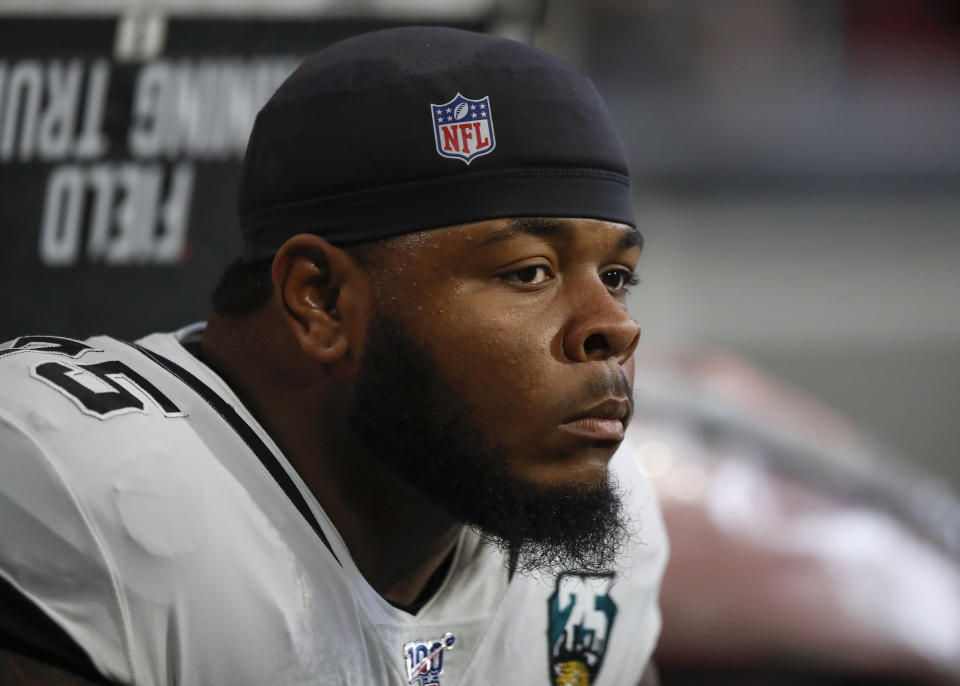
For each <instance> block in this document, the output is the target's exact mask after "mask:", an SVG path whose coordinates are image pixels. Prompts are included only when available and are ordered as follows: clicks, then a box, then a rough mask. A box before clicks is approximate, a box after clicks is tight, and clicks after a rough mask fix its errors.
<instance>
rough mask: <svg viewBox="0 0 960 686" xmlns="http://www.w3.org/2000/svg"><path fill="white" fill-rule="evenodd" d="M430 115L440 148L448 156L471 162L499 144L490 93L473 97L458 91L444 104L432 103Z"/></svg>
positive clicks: (438, 149) (438, 150)
mask: <svg viewBox="0 0 960 686" xmlns="http://www.w3.org/2000/svg"><path fill="white" fill-rule="evenodd" d="M430 115H431V118H432V119H433V135H434V139H435V140H436V144H437V152H438V153H440V154H441V155H443V156H444V157H453V158H455V159H458V160H463V161H464V162H465V163H466V164H470V161H471V160H473V158H475V157H480V156H481V155H486V154H487V153H489V152H491V151H493V148H494V146H496V139H495V138H494V136H493V113H492V112H491V111H490V98H489V97H484V98H481V99H480V100H471V99H470V98H465V97H463V96H462V95H460V94H459V93H457V94H456V96H454V98H453V99H452V100H450V101H449V102H445V103H443V104H442V105H433V104H431V105H430Z"/></svg>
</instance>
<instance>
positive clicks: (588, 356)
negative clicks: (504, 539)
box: [203, 219, 640, 604]
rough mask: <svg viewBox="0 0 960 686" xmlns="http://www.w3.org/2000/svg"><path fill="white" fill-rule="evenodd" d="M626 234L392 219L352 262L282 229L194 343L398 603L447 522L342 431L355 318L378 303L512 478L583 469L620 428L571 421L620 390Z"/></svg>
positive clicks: (614, 398) (437, 549)
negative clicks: (266, 266) (267, 267)
mask: <svg viewBox="0 0 960 686" xmlns="http://www.w3.org/2000/svg"><path fill="white" fill-rule="evenodd" d="M638 240H639V238H638V234H636V232H635V231H634V230H633V229H631V228H629V227H627V226H624V225H620V224H613V223H609V222H602V221H598V220H591V219H564V220H523V221H521V222H518V221H516V220H508V219H498V220H491V221H485V222H478V223H474V224H468V225H463V226H456V227H448V228H444V229H434V230H430V231H424V232H418V233H413V234H407V235H405V236H403V237H401V238H399V239H397V240H396V241H394V243H393V244H392V245H391V249H390V251H389V252H387V253H385V254H378V255H376V256H375V258H374V259H373V260H372V261H371V264H366V265H363V264H361V263H359V262H358V261H357V260H355V259H354V258H353V257H351V255H350V254H349V253H348V251H345V250H342V249H339V248H337V247H335V246H332V245H331V244H330V243H328V242H327V241H325V240H324V239H322V238H319V237H317V236H314V235H310V234H301V235H297V236H294V237H292V238H291V239H289V240H288V241H287V242H286V243H285V244H284V245H283V246H282V247H281V248H280V250H279V251H278V253H277V255H276V257H275V258H274V262H273V269H272V276H273V285H274V293H273V297H272V300H271V302H270V303H269V305H268V306H267V307H266V308H264V310H263V311H261V312H259V313H257V314H256V315H254V316H253V317H251V318H247V319H244V320H233V319H229V318H224V317H214V318H213V319H212V320H211V321H210V323H209V325H208V328H207V332H206V334H205V338H204V342H203V345H204V355H205V357H206V359H207V360H208V361H209V362H210V363H211V364H212V365H213V366H214V368H216V369H217V370H218V371H219V372H220V373H221V374H222V375H223V376H224V377H225V378H226V379H227V380H228V382H229V383H231V385H232V386H233V387H234V388H235V390H236V391H237V392H238V394H239V395H240V396H241V397H242V398H243V399H244V401H245V403H247V404H248V406H249V407H250V408H251V409H252V411H253V412H254V413H255V414H256V415H257V416H258V418H259V419H260V421H262V422H263V423H264V425H265V426H266V428H267V430H268V431H269V432H270V433H271V435H272V436H273V437H274V439H275V440H276V441H277V443H278V444H279V446H280V447H281V449H282V450H283V451H284V453H285V455H286V456H287V457H288V459H290V461H291V463H292V464H293V465H294V467H295V468H296V469H297V470H298V471H299V472H300V474H301V475H302V476H303V478H304V480H305V482H306V483H307V484H308V485H309V486H310V488H311V489H312V490H313V491H314V493H315V494H316V496H317V498H318V500H319V501H320V502H321V504H322V505H323V507H324V510H325V511H326V512H327V513H328V515H329V516H330V518H331V519H332V520H333V522H334V524H335V525H336V526H337V529H338V531H339V532H340V534H341V535H342V536H343V538H344V540H345V542H346V544H347V546H348V547H349V549H350V551H351V554H352V555H353V557H354V560H355V561H356V563H357V566H358V567H359V569H360V571H361V572H362V573H363V574H364V576H365V577H366V578H367V580H368V581H369V582H370V584H371V585H372V586H373V587H374V588H375V589H376V590H377V591H378V592H379V593H380V594H381V595H383V596H384V597H385V598H387V599H388V600H390V601H393V602H395V603H399V604H409V603H411V602H413V601H414V599H415V598H416V597H417V595H418V594H419V593H420V591H421V590H422V589H423V587H424V585H425V584H426V583H427V581H428V580H429V578H430V575H431V574H432V573H433V571H435V570H436V568H437V567H438V566H439V565H440V563H441V562H442V560H443V559H444V558H445V556H446V555H447V554H448V553H449V551H450V550H451V549H452V547H453V545H454V544H455V541H456V537H457V535H458V533H459V530H460V527H461V523H460V522H457V521H454V520H452V519H451V518H450V516H449V515H447V514H446V513H445V512H443V511H441V510H439V509H438V508H437V507H436V506H434V505H433V504H432V503H431V502H429V499H425V498H423V497H422V496H421V495H420V494H418V493H416V492H415V491H413V490H412V489H411V488H410V487H409V486H407V485H406V484H404V483H403V482H401V481H399V480H398V479H397V477H396V476H395V475H393V474H392V473H389V471H388V470H385V469H383V468H382V467H381V466H380V465H379V464H378V463H376V462H374V461H373V460H371V459H370V457H369V456H368V455H367V454H366V452H365V449H364V447H363V445H362V444H361V442H360V441H359V439H358V437H357V436H355V435H352V434H351V431H350V429H349V426H348V423H347V421H346V418H345V415H344V411H345V409H344V406H345V405H346V403H344V402H343V400H344V389H345V388H350V385H351V382H352V379H353V378H354V377H355V374H356V371H357V368H358V363H359V360H360V358H361V356H362V354H363V349H364V332H365V331H366V328H367V325H368V324H369V322H370V320H371V317H372V316H374V314H375V313H376V312H389V313H390V314H391V316H392V317H394V318H396V319H397V320H399V321H400V322H401V323H402V325H403V327H404V330H405V331H406V332H407V334H408V335H409V336H410V337H411V338H412V339H413V340H415V341H416V342H417V343H418V344H420V345H422V346H423V348H424V349H425V350H426V351H428V353H429V354H430V356H431V358H432V359H433V360H434V362H435V363H436V364H437V366H438V369H439V370H440V372H441V373H442V374H443V376H444V377H445V379H446V380H447V381H448V382H450V383H452V384H453V385H454V387H456V388H457V389H458V391H459V392H460V393H462V395H463V397H464V399H465V400H466V402H467V403H468V404H469V406H470V408H471V410H472V411H473V413H474V418H475V419H476V421H477V422H478V424H479V425H480V426H482V427H483V428H484V429H485V430H486V431H488V432H489V433H490V435H491V436H492V437H493V438H494V439H495V440H496V441H497V443H498V444H500V445H502V446H504V447H505V448H506V449H507V452H508V465H509V471H510V473H511V474H512V475H513V476H515V477H517V478H521V479H525V480H527V481H529V482H531V483H535V484H540V485H543V486H550V485H557V484H577V483H579V484H597V483H599V482H601V481H602V480H605V479H606V476H607V464H608V462H609V460H610V457H611V456H612V455H613V452H614V451H615V449H616V447H617V445H618V444H619V438H620V437H619V436H616V435H613V434H611V433H610V431H609V430H608V431H607V432H606V433H604V432H603V431H600V432H599V433H598V431H597V426H600V427H601V429H602V427H603V426H607V427H608V428H609V426H610V424H611V422H610V421H609V419H608V420H607V421H606V422H605V423H604V422H603V421H602V420H598V419H597V418H596V417H594V418H592V419H591V418H590V417H589V416H587V417H586V418H582V417H581V419H580V420H579V421H571V420H573V419H574V418H575V417H577V416H581V415H584V413H586V414H587V415H589V412H587V411H588V410H589V409H590V408H591V407H593V406H596V405H597V404H598V403H600V402H602V401H608V402H613V403H614V404H616V403H619V404H620V405H619V406H620V407H621V408H622V406H623V405H624V404H626V403H627V401H628V397H627V396H628V389H627V388H626V386H625V384H624V381H623V379H624V378H626V379H632V375H633V368H632V362H631V356H632V353H633V350H634V348H635V347H636V344H637V340H638V338H639V334H640V329H639V327H638V325H637V323H636V322H635V321H634V320H633V318H632V317H630V315H629V314H628V312H627V307H626V285H627V281H628V280H629V278H630V275H631V274H632V272H633V270H634V269H635V267H636V262H637V259H638V258H639V255H640V246H639V244H638ZM594 414H597V413H594ZM598 422H599V423H598ZM614 423H616V422H614ZM585 432H586V433H585ZM398 513H399V514H401V515H402V516H398ZM411 527H413V528H414V529H415V530H417V531H418V534H419V535H418V536H417V537H410V536H407V535H406V533H407V532H408V531H409V530H410V528H411Z"/></svg>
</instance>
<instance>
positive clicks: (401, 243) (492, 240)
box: [394, 217, 643, 257]
mask: <svg viewBox="0 0 960 686" xmlns="http://www.w3.org/2000/svg"><path fill="white" fill-rule="evenodd" d="M531 237H532V238H540V239H544V240H547V241H549V242H551V243H553V244H556V245H557V246H571V247H577V248H578V249H584V248H589V247H592V246H596V247H598V248H603V249H605V250H610V249H618V250H628V249H631V248H637V249H639V248H642V247H643V236H642V235H641V234H640V232H639V231H638V230H637V229H635V228H633V227H632V226H628V225H626V224H619V223H616V222H608V221H604V220H601V219H582V218H553V217H516V218H507V219H491V220H487V221H481V222H474V223H471V224H462V225H458V226H448V227H444V228H440V229H431V230H429V231H418V232H415V233H411V234H406V235H404V236H400V237H398V238H397V239H396V242H395V243H394V247H395V248H397V249H399V251H400V252H401V253H405V254H407V255H411V256H413V255H417V254H420V255H423V256H426V257H429V256H430V255H431V254H437V253H440V252H444V253H445V252H448V251H453V252H456V251H476V252H481V251H483V250H484V249H487V248H495V247H496V246H499V245H508V244H509V243H510V242H511V241H514V240H515V239H522V238H531Z"/></svg>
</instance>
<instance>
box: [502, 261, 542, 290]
mask: <svg viewBox="0 0 960 686" xmlns="http://www.w3.org/2000/svg"><path fill="white" fill-rule="evenodd" d="M504 278H506V279H507V280H508V281H514V282H516V283H522V284H524V285H527V286H539V285H540V284H542V283H543V282H545V281H547V280H548V279H550V278H551V274H550V269H549V268H548V267H546V266H544V265H542V264H535V265H531V266H529V267H524V268H522V269H518V270H516V271H514V272H510V273H509V274H506V275H504Z"/></svg>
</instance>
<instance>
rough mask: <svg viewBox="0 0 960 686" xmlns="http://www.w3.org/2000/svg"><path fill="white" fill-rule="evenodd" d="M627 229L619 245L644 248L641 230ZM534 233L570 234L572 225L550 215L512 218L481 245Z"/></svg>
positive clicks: (538, 234) (542, 234) (629, 227)
mask: <svg viewBox="0 0 960 686" xmlns="http://www.w3.org/2000/svg"><path fill="white" fill-rule="evenodd" d="M626 228H627V231H626V233H625V234H624V235H623V237H622V238H621V239H620V243H619V245H618V246H617V247H618V248H620V249H621V250H626V249H627V248H632V247H634V246H640V248H641V249H642V248H643V235H642V234H641V233H640V231H639V230H637V229H635V228H634V227H632V226H628V227H626ZM520 235H533V236H560V237H566V236H569V235H570V225H569V224H568V223H567V222H565V221H563V220H560V219H551V218H549V217H518V218H516V219H511V220H510V222H509V223H508V224H507V225H506V226H504V227H503V228H500V229H497V230H496V231H494V232H493V233H492V234H490V235H489V236H487V237H486V238H484V239H483V242H482V243H481V245H491V244H493V243H501V242H503V241H506V240H509V239H511V238H513V237H514V236H520Z"/></svg>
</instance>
